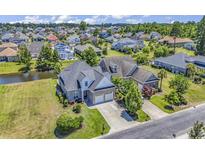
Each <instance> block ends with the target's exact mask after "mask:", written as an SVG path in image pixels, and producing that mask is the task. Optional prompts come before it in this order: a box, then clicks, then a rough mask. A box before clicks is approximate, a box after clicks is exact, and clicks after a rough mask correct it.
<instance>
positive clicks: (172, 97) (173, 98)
mask: <svg viewBox="0 0 205 154" xmlns="http://www.w3.org/2000/svg"><path fill="white" fill-rule="evenodd" d="M164 99H165V101H167V102H168V103H169V104H170V105H172V107H173V105H180V104H181V101H180V98H179V95H178V94H177V92H176V91H174V90H173V91H171V92H170V93H169V94H168V95H165V97H164Z"/></svg>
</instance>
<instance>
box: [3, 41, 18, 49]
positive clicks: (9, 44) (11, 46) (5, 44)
mask: <svg viewBox="0 0 205 154" xmlns="http://www.w3.org/2000/svg"><path fill="white" fill-rule="evenodd" d="M17 47H18V45H17V44H15V43H11V42H9V43H3V44H1V45H0V48H17Z"/></svg>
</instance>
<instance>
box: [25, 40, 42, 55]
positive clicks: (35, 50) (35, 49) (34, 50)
mask: <svg viewBox="0 0 205 154" xmlns="http://www.w3.org/2000/svg"><path fill="white" fill-rule="evenodd" d="M43 44H44V43H43V42H33V43H31V44H29V45H28V51H29V52H30V53H31V54H39V53H40V51H41V49H42V47H43Z"/></svg>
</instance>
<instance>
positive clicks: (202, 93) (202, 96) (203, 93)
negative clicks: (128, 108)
mask: <svg viewBox="0 0 205 154" xmlns="http://www.w3.org/2000/svg"><path fill="white" fill-rule="evenodd" d="M142 67H143V68H144V69H146V70H149V71H151V72H153V73H154V74H156V75H157V73H158V72H159V69H157V68H152V67H150V66H142ZM173 77H174V74H173V73H170V72H167V78H165V79H163V83H162V90H163V92H162V93H158V94H156V95H154V96H152V97H151V99H150V101H151V102H152V103H153V104H155V105H156V106H158V107H159V108H160V109H161V110H163V111H164V112H167V113H172V112H176V111H179V110H182V109H184V108H187V107H191V106H195V105H197V104H200V103H203V101H204V100H205V90H204V89H205V85H200V84H195V83H192V82H191V81H190V85H191V86H190V88H189V89H188V91H187V93H186V94H185V98H186V100H187V101H188V104H187V105H186V106H181V107H175V110H174V111H173V110H170V109H168V108H167V106H168V105H169V103H167V102H166V101H165V100H164V95H165V94H168V93H169V92H170V91H171V89H170V88H169V81H170V80H171V79H172V78H173Z"/></svg>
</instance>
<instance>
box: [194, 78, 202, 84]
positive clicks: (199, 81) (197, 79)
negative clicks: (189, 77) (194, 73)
mask: <svg viewBox="0 0 205 154" xmlns="http://www.w3.org/2000/svg"><path fill="white" fill-rule="evenodd" d="M193 82H194V83H196V84H200V83H201V82H202V79H201V78H200V77H194V81H193Z"/></svg>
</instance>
